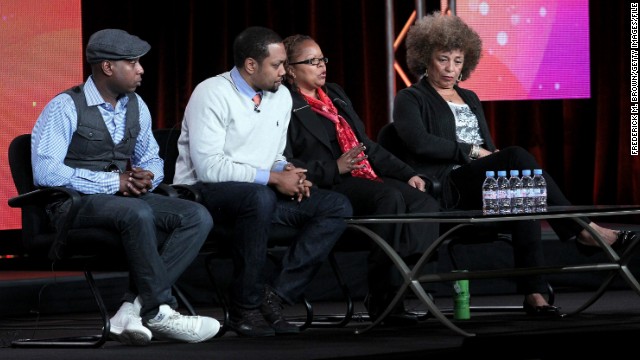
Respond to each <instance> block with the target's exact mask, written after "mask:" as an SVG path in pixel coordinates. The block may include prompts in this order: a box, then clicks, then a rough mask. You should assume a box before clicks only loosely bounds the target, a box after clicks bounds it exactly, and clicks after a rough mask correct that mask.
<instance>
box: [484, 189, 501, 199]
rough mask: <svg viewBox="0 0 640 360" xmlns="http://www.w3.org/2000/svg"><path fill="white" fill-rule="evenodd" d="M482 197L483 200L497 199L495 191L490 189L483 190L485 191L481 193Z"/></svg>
mask: <svg viewBox="0 0 640 360" xmlns="http://www.w3.org/2000/svg"><path fill="white" fill-rule="evenodd" d="M482 197H483V198H484V199H485V200H495V199H497V198H498V194H497V193H496V192H495V191H491V190H489V191H485V192H484V193H483V194H482Z"/></svg>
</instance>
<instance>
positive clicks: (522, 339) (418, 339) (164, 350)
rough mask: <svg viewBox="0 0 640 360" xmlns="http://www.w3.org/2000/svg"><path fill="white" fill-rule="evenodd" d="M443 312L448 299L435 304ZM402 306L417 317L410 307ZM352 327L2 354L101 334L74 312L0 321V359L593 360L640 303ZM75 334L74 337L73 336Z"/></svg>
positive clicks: (579, 297) (497, 299) (615, 300)
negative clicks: (451, 325) (548, 315)
mask: <svg viewBox="0 0 640 360" xmlns="http://www.w3.org/2000/svg"><path fill="white" fill-rule="evenodd" d="M590 294H591V293H585V292H566V293H564V292H558V291H557V292H556V300H555V304H556V305H558V306H560V307H561V308H562V310H563V311H567V312H568V311H571V310H572V309H575V308H576V307H577V306H579V305H580V304H581V303H582V302H584V301H586V299H588V297H589V295H590ZM436 303H437V304H438V305H439V306H440V307H442V308H447V307H450V304H451V299H450V298H447V297H442V298H436ZM521 303H522V297H520V296H514V295H508V296H507V295H501V296H473V297H472V301H471V305H472V306H480V305H518V304H521ZM407 305H408V307H409V308H411V310H414V311H421V310H422V306H420V304H418V303H417V301H415V300H411V299H409V300H408V304H407ZM343 308H344V304H342V303H336V302H319V303H315V304H314V310H315V312H316V314H327V313H332V314H335V313H339V312H341V311H343ZM197 310H198V312H199V313H200V314H203V315H211V316H214V317H218V318H219V316H220V310H219V308H215V307H202V306H200V307H198V309H197ZM286 311H287V314H288V315H290V316H298V315H302V314H303V313H304V312H303V309H302V308H301V307H297V306H296V307H291V308H287V309H286ZM355 311H356V316H355V317H354V320H353V321H352V322H351V323H350V324H348V325H347V326H346V327H343V328H310V329H307V330H305V331H303V332H302V333H301V334H299V335H293V336H282V337H275V338H258V339H254V338H241V337H238V336H236V334H235V333H233V332H228V333H226V334H225V335H224V336H223V337H220V338H214V339H212V340H210V341H207V342H204V343H199V344H176V343H167V342H161V341H153V342H152V344H151V345H149V346H147V347H128V346H124V345H122V344H120V343H117V342H115V341H107V343H106V344H105V345H104V346H103V347H102V348H99V349H16V348H7V346H8V345H9V343H10V341H11V339H14V338H24V337H52V336H60V335H69V333H68V331H67V330H68V328H69V327H70V326H76V327H77V326H80V327H82V328H84V329H86V333H87V334H95V333H98V332H99V329H98V328H97V326H99V319H98V317H97V313H96V314H87V313H73V314H56V315H53V316H44V315H42V316H41V317H40V319H37V316H36V315H33V316H26V317H24V316H23V317H6V316H5V317H3V318H0V338H1V345H2V346H3V347H4V348H0V359H3V360H5V359H23V360H24V359H65V360H70V359H105V360H112V359H154V360H164V359H167V360H169V359H170V360H175V359H195V358H198V359H229V360H233V359H242V360H252V359H259V360H267V359H387V360H389V359H458V358H465V359H472V358H473V357H475V356H478V357H483V358H487V357H488V358H491V359H555V358H559V357H560V355H559V354H558V352H559V351H560V349H564V350H562V353H565V354H566V352H567V351H568V352H569V353H570V354H572V356H570V358H578V357H579V356H581V357H586V358H594V357H595V356H596V355H595V354H602V355H607V358H611V356H614V357H615V356H621V354H619V353H618V351H623V348H628V349H629V350H624V351H625V352H627V351H632V350H633V348H634V346H633V344H634V343H635V341H637V340H636V339H638V335H640V297H639V296H638V294H636V293H634V292H631V291H624V290H612V291H610V292H608V293H607V294H605V296H603V297H602V298H601V299H600V300H599V301H598V302H596V303H595V304H594V305H593V306H592V307H591V308H589V309H587V310H586V311H585V312H583V313H582V314H580V315H577V316H573V317H566V318H563V319H553V320H549V319H537V318H532V317H529V316H527V315H525V314H524V313H522V312H519V311H517V312H508V313H505V312H500V313H498V312H473V313H472V317H471V319H470V320H465V321H457V322H456V324H458V325H460V326H461V327H462V328H463V329H464V330H466V331H470V332H474V333H476V334H477V335H476V336H475V337H471V338H464V337H462V336H460V335H457V334H455V333H454V332H452V331H451V330H449V329H447V328H445V327H444V326H443V325H441V324H440V323H439V322H437V321H436V320H435V319H433V318H427V319H426V320H424V321H422V322H421V323H420V324H419V325H417V326H412V327H404V328H402V327H384V326H382V327H378V328H374V329H373V330H371V331H370V332H367V333H365V334H359V335H356V334H355V333H354V331H355V330H356V329H358V328H363V327H364V326H366V325H367V324H368V322H366V321H364V320H362V318H361V316H359V315H360V314H363V311H364V307H363V306H362V303H361V302H357V303H356V308H355ZM35 320H38V325H37V326H36V324H35ZM77 334H78V333H77V332H75V333H74V335H77Z"/></svg>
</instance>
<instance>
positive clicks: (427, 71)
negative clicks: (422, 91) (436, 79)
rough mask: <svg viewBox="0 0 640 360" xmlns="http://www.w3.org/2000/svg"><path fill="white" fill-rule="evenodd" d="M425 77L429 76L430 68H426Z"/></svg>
mask: <svg viewBox="0 0 640 360" xmlns="http://www.w3.org/2000/svg"><path fill="white" fill-rule="evenodd" d="M424 77H429V69H425V70H424Z"/></svg>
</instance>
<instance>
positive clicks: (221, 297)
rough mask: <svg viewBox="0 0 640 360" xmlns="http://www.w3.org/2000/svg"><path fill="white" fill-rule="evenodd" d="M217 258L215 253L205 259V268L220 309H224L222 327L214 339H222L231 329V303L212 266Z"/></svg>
mask: <svg viewBox="0 0 640 360" xmlns="http://www.w3.org/2000/svg"><path fill="white" fill-rule="evenodd" d="M216 258H217V256H216V254H215V253H212V254H209V255H207V257H206V258H205V260H204V263H205V267H206V268H207V274H208V275H209V280H210V281H211V284H212V285H213V289H214V290H215V292H216V296H217V298H218V303H219V304H220V307H221V308H222V318H223V320H222V321H221V324H222V325H221V326H220V330H219V331H218V333H217V334H216V335H215V336H214V337H222V336H224V334H225V333H226V332H227V331H228V330H229V328H230V326H229V302H228V301H227V296H226V294H225V293H224V291H223V290H222V289H221V288H220V286H219V285H218V282H217V281H216V277H215V275H214V274H213V270H212V264H211V263H212V262H213V260H215V259H216Z"/></svg>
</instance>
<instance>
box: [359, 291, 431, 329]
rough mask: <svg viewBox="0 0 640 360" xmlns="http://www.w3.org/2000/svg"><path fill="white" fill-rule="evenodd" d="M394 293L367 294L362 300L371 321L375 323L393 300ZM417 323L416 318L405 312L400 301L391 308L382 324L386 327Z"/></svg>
mask: <svg viewBox="0 0 640 360" xmlns="http://www.w3.org/2000/svg"><path fill="white" fill-rule="evenodd" d="M394 296H395V294H394V293H382V294H378V293H369V294H367V296H366V297H365V299H364V307H365V308H366V309H367V312H368V313H369V318H370V319H371V321H376V320H377V319H378V317H379V316H380V315H382V313H383V312H384V310H385V309H386V308H387V306H388V305H389V304H390V303H391V300H393V297H394ZM417 323H418V316H416V315H414V314H411V313H409V312H407V310H406V309H405V308H404V302H403V301H402V299H401V300H400V301H398V303H397V304H396V305H395V306H394V307H393V309H392V310H391V312H390V313H389V314H388V315H387V317H385V318H384V320H382V324H384V325H388V326H411V325H416V324H417Z"/></svg>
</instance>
